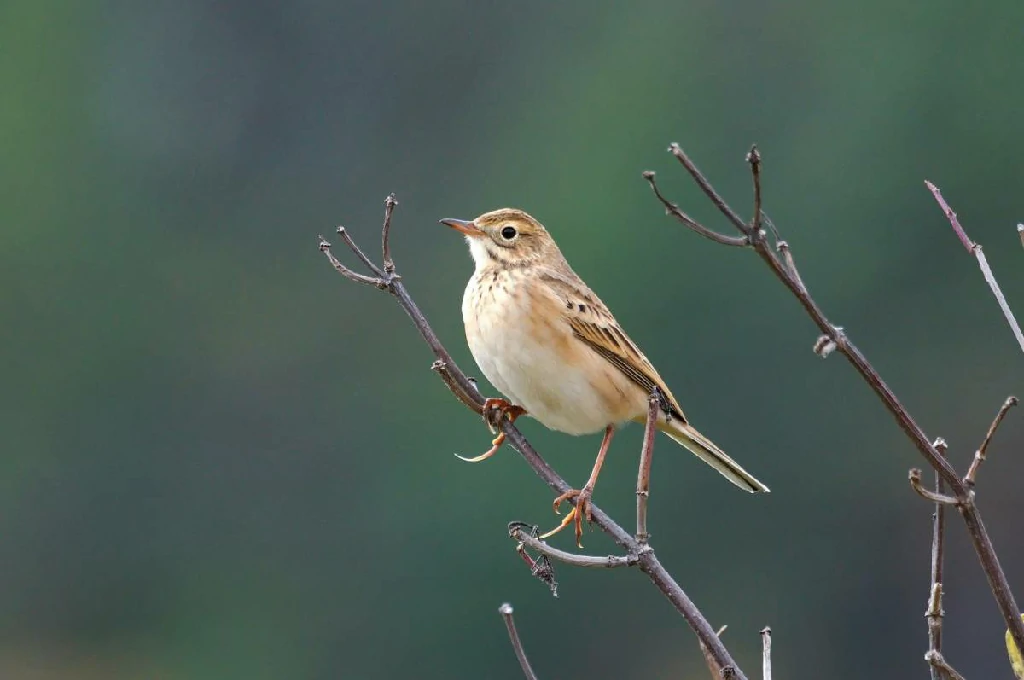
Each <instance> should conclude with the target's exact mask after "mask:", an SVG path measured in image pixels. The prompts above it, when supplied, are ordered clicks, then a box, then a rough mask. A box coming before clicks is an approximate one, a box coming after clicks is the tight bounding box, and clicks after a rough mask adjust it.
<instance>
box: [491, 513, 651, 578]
mask: <svg viewBox="0 0 1024 680" xmlns="http://www.w3.org/2000/svg"><path fill="white" fill-rule="evenodd" d="M525 528H526V527H525V526H524V525H523V524H522V523H520V522H513V523H512V524H510V525H509V532H508V535H509V536H511V537H512V538H514V539H515V540H517V541H519V543H520V544H522V545H524V546H526V547H527V548H529V549H530V550H535V551H537V552H539V553H540V554H542V555H547V556H548V557H550V558H551V559H554V560H558V561H559V562H564V563H565V564H570V565H572V566H574V567H584V568H586V569H615V568H617V567H632V566H635V565H637V564H639V563H640V558H639V557H637V556H636V555H604V556H599V555H579V554H577V553H571V552H566V551H564V550H559V549H558V548H555V547H553V546H551V545H548V544H547V543H545V542H544V541H542V540H540V539H539V538H537V537H536V536H533V535H532V534H533V532H532V531H531V532H527V531H524V529H525Z"/></svg>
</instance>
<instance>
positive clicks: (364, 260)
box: [335, 225, 384, 279]
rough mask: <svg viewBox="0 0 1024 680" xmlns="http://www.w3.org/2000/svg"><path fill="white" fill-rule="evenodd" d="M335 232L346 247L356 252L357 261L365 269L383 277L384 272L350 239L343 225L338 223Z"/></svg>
mask: <svg viewBox="0 0 1024 680" xmlns="http://www.w3.org/2000/svg"><path fill="white" fill-rule="evenodd" d="M335 233H337V234H338V236H340V237H341V240H342V241H344V242H345V245H346V246H348V249H349V250H351V251H352V252H353V253H355V254H356V257H358V258H359V261H360V262H362V263H363V264H364V265H366V268H367V269H369V270H370V271H371V272H373V273H374V274H376V275H377V276H379V277H381V278H382V279H383V278H384V272H382V271H381V269H380V267H378V266H377V265H376V264H374V263H373V260H371V259H370V258H369V257H367V256H366V253H364V252H363V251H362V250H360V249H359V246H357V245H356V242H355V241H353V240H352V237H351V236H349V234H348V230H347V229H345V227H343V226H340V225H339V226H338V228H337V229H335Z"/></svg>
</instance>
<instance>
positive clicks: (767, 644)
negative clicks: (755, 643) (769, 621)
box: [761, 626, 772, 680]
mask: <svg viewBox="0 0 1024 680" xmlns="http://www.w3.org/2000/svg"><path fill="white" fill-rule="evenodd" d="M761 677H762V678H763V679H764V680H772V629H771V628H769V627H768V626H765V627H764V628H763V629H761Z"/></svg>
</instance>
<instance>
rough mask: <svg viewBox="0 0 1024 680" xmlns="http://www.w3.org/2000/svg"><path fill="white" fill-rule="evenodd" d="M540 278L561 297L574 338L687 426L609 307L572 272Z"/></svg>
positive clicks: (649, 364)
mask: <svg viewBox="0 0 1024 680" xmlns="http://www.w3.org/2000/svg"><path fill="white" fill-rule="evenodd" d="M541 276H542V278H543V279H544V280H545V282H546V283H547V284H548V286H549V290H550V291H551V292H552V293H553V294H554V295H555V296H557V297H558V299H559V302H560V303H561V309H562V311H563V313H564V315H565V318H566V320H567V321H568V323H569V326H570V328H572V332H573V335H575V336H576V337H577V338H579V339H580V340H581V341H582V342H583V343H584V344H586V345H587V346H588V347H590V349H592V350H594V351H595V352H597V354H599V355H600V356H601V357H603V358H604V359H605V360H606V361H608V363H610V364H611V365H613V366H615V368H617V369H618V370H619V371H621V372H622V373H623V374H624V375H625V376H626V377H627V378H629V379H630V380H632V381H633V382H634V383H636V384H637V385H639V386H640V388H641V389H643V390H644V392H646V393H647V394H650V393H651V392H653V391H655V390H658V391H660V392H661V394H662V396H663V397H664V398H665V400H666V402H667V404H666V406H667V408H668V409H669V410H670V412H671V414H672V415H673V416H675V417H676V418H678V419H679V420H681V421H683V422H684V423H685V422H686V416H684V415H683V409H682V408H681V407H680V406H679V403H678V402H677V401H676V400H675V397H673V396H672V392H670V391H669V389H668V386H667V385H665V381H664V380H662V379H661V376H660V375H658V372H657V371H656V370H655V369H654V366H653V365H651V362H650V360H648V359H647V357H646V356H644V353H643V352H641V351H640V348H639V347H637V346H636V343H634V342H633V341H632V340H630V339H629V336H628V335H626V332H625V331H623V330H622V327H621V326H619V324H618V322H617V321H616V320H615V317H614V316H612V313H611V311H610V310H609V309H608V307H607V306H606V305H605V304H604V303H603V302H601V299H600V298H599V297H597V295H596V294H595V293H594V292H593V291H592V290H590V288H588V287H587V285H586V284H585V283H583V281H582V279H580V278H579V276H577V275H576V273H575V272H572V271H571V270H570V271H569V272H561V271H557V270H546V271H544V272H542V275H541Z"/></svg>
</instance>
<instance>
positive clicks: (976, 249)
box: [924, 180, 1024, 352]
mask: <svg viewBox="0 0 1024 680" xmlns="http://www.w3.org/2000/svg"><path fill="white" fill-rule="evenodd" d="M924 183H925V186H927V187H928V190H929V191H930V192H932V196H934V197H935V201H936V202H937V203H938V204H939V207H940V208H942V212H944V213H945V214H946V219H947V220H949V224H950V226H951V227H953V231H954V232H956V235H957V238H959V239H960V243H962V244H964V248H966V249H967V252H969V253H970V254H972V255H974V257H975V259H976V260H978V268H979V269H981V275H982V276H984V277H985V282H986V283H988V287H989V288H990V289H991V290H992V295H994V296H995V298H996V302H997V303H999V309H1001V310H1002V312H1003V316H1004V317H1006V323H1008V324H1010V330H1012V331H1013V337H1015V338H1017V344H1018V345H1020V350H1021V351H1022V352H1024V333H1022V332H1021V330H1020V325H1019V324H1018V323H1017V319H1016V318H1015V317H1014V316H1013V311H1012V310H1011V309H1010V305H1009V304H1008V303H1007V302H1006V297H1005V296H1003V291H1002V290H1001V289H1000V288H999V283H998V282H997V281H996V277H995V274H993V273H992V268H991V267H989V265H988V259H986V258H985V253H984V252H983V251H982V249H981V244H978V243H975V242H974V241H972V240H971V239H970V238H968V237H967V232H966V231H964V228H963V226H961V225H960V218H958V217H957V216H956V213H955V212H953V209H952V208H951V207H949V203H946V199H945V198H943V197H942V192H940V191H939V188H938V187H937V186H935V185H934V184H932V183H931V182H929V181H928V180H925V182H924ZM1021 239H1022V242H1024V233H1022V236H1021Z"/></svg>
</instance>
